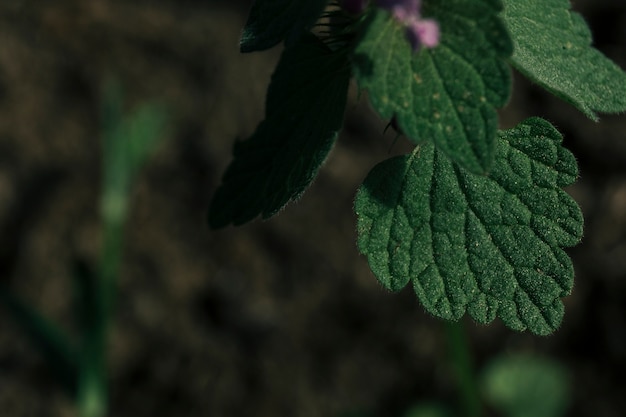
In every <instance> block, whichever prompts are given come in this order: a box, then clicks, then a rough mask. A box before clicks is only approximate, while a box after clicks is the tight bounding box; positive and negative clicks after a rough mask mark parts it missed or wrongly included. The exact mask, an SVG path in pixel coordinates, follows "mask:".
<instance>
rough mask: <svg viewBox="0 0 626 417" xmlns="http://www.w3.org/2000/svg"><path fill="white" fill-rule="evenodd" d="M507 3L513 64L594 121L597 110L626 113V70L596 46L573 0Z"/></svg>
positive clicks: (509, 1) (537, 0) (528, 0)
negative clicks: (571, 8) (573, 4)
mask: <svg viewBox="0 0 626 417" xmlns="http://www.w3.org/2000/svg"><path fill="white" fill-rule="evenodd" d="M504 3H505V8H504V13H503V15H502V16H503V18H504V21H505V22H506V24H507V26H508V28H509V31H510V33H511V37H512V38H513V42H514V44H515V49H514V51H515V52H514V54H513V56H512V58H511V63H512V64H513V66H515V67H516V68H517V69H518V70H519V71H520V72H522V73H523V74H524V75H526V76H527V77H528V78H529V79H531V80H532V81H533V82H536V83H537V84H539V85H541V86H542V87H544V88H545V89H546V90H548V91H550V92H551V93H553V94H554V95H556V96H558V97H560V98H561V99H564V100H565V101H567V102H569V103H571V104H572V105H574V106H575V107H577V108H578V109H579V110H580V111H582V112H583V113H584V114H585V115H587V116H588V117H589V118H591V119H593V120H597V119H598V116H597V115H596V114H595V112H596V111H597V112H604V113H618V112H623V111H626V73H625V72H624V71H622V70H621V69H620V68H619V67H618V66H617V65H616V64H615V63H613V62H612V61H611V60H610V59H608V58H607V57H606V56H604V55H603V54H602V53H601V52H600V51H598V50H597V49H595V48H593V47H592V46H591V42H592V39H591V33H590V32H589V28H588V27H587V24H586V23H585V22H584V20H583V18H582V17H581V16H580V15H579V14H577V13H574V12H572V11H570V10H569V9H570V4H569V1H568V0H525V1H519V0H504Z"/></svg>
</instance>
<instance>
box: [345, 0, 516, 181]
mask: <svg viewBox="0 0 626 417" xmlns="http://www.w3.org/2000/svg"><path fill="white" fill-rule="evenodd" d="M499 6H500V3H499V1H487V0H446V1H443V0H440V1H437V0H431V1H425V2H424V8H423V12H424V15H425V16H428V17H433V18H435V19H437V21H438V22H439V25H440V29H441V43H440V45H439V46H437V47H436V48H433V49H422V50H421V51H419V52H418V53H413V52H412V51H411V48H410V46H409V44H408V42H407V41H406V39H405V36H404V29H403V28H402V27H401V26H400V25H399V24H397V23H396V21H395V20H394V19H392V18H391V16H390V15H389V13H387V12H385V11H383V10H379V11H376V12H374V15H373V18H372V20H371V22H370V23H369V25H368V27H367V29H366V30H365V33H364V35H363V38H362V40H361V42H360V43H359V45H358V46H357V48H356V51H355V57H354V62H355V75H356V78H357V80H358V83H359V86H360V87H361V88H363V89H367V90H368V91H369V98H370V101H371V102H372V104H373V106H374V107H375V108H376V110H377V111H378V112H379V113H380V114H381V116H382V117H383V118H391V117H393V116H396V118H397V121H398V124H399V126H400V128H401V129H402V131H403V132H404V133H405V134H406V135H407V136H408V137H409V138H411V139H412V140H413V141H414V142H416V143H420V142H422V141H425V140H432V141H433V142H434V144H435V146H437V148H438V149H439V150H441V151H443V152H444V153H445V154H446V155H448V156H449V157H450V158H452V159H453V160H454V161H455V162H458V163H460V164H461V165H463V166H464V167H465V168H467V169H469V170H471V171H473V172H477V173H482V172H485V171H487V170H488V168H489V165H490V164H491V162H492V160H493V152H494V146H495V145H494V144H495V135H496V130H497V122H498V119H497V114H496V110H495V109H496V108H498V107H501V106H503V105H504V104H505V102H506V101H507V100H508V97H509V93H510V84H511V80H510V78H511V76H510V70H509V66H508V64H507V63H506V62H505V59H507V58H508V57H509V56H510V54H511V52H512V44H511V42H510V39H509V37H508V33H507V31H506V30H505V27H504V24H503V23H502V22H501V21H500V18H499V17H498V12H499V10H500V8H499Z"/></svg>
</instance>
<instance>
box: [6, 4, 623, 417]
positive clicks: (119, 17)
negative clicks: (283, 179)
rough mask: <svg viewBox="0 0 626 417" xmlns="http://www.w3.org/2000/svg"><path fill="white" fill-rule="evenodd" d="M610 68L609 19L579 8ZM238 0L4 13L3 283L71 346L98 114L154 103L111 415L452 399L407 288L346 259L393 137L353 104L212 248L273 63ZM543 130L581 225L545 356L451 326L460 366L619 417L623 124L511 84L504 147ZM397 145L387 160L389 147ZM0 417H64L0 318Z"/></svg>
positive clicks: (51, 386) (127, 268) (96, 165)
mask: <svg viewBox="0 0 626 417" xmlns="http://www.w3.org/2000/svg"><path fill="white" fill-rule="evenodd" d="M574 5H575V8H576V10H579V11H581V12H582V13H583V14H584V15H585V17H586V18H587V20H588V22H589V23H590V25H591V27H592V30H593V32H594V36H595V40H596V45H597V47H598V48H600V49H601V50H602V51H603V52H604V53H606V54H607V55H608V56H610V57H611V58H612V59H614V60H615V61H616V62H618V63H619V64H620V65H621V66H622V67H623V68H626V2H622V1H614V0H604V1H598V0H595V1H594V0H587V1H582V0H581V1H576V2H575V4H574ZM249 6H250V2H249V1H221V2H218V1H213V2H211V1H199V0H197V1H192V0H187V1H174V0H168V1H165V0H161V1H147V0H146V1H139V0H137V1H123V0H91V1H84V0H57V1H54V2H50V1H44V0H24V1H18V0H4V1H3V2H2V3H1V5H0V279H2V280H3V281H4V282H5V283H8V284H9V285H11V286H12V288H14V289H15V291H16V292H18V293H19V294H21V295H23V296H24V297H25V298H26V299H28V300H30V301H31V302H32V303H33V304H35V305H36V306H38V307H39V308H40V309H41V310H42V311H44V312H45V313H46V314H49V315H50V316H51V317H54V318H55V319H56V320H58V321H60V322H61V323H64V324H65V325H67V326H69V324H70V322H71V320H70V318H71V317H70V313H71V311H70V308H69V303H70V299H71V284H70V280H69V276H70V272H71V266H72V264H73V263H74V262H75V261H77V260H81V261H85V262H87V263H89V264H91V265H96V260H97V258H98V253H99V252H98V251H99V245H100V223H99V217H98V195H99V187H100V185H99V184H100V168H101V162H100V158H101V155H100V140H101V136H100V130H99V106H100V103H101V97H102V86H103V85H104V83H105V81H106V80H107V79H110V78H111V77H114V78H116V79H117V80H119V81H120V83H121V84H122V85H123V86H124V89H125V92H126V98H127V103H128V109H129V110H130V109H132V108H133V107H134V106H136V105H138V104H140V103H142V102H146V101H154V100H157V101H160V102H162V103H164V104H166V105H167V106H168V108H169V114H170V120H171V126H170V130H169V133H168V134H167V135H166V137H165V138H164V141H163V142H162V143H161V146H159V148H158V149H157V150H156V152H155V153H154V154H153V157H152V158H151V159H150V160H149V162H148V164H147V165H146V167H145V169H144V170H142V172H141V175H140V178H139V180H138V183H137V186H136V187H135V189H134V192H133V198H132V207H131V213H130V218H129V223H128V228H127V241H126V246H125V250H124V260H123V268H122V272H121V276H120V289H119V297H118V303H117V315H116V318H115V320H116V321H115V328H114V330H113V332H112V340H111V348H110V364H111V365H110V376H111V391H112V392H111V397H112V398H111V408H112V411H111V415H113V416H129V417H130V416H133V417H143V416H146V417H147V416H151V417H153V416H191V415H194V416H212V417H219V416H225V417H236V416H268V417H269V416H299V417H308V416H336V415H340V414H341V413H346V412H350V411H355V410H363V411H367V412H371V413H372V414H373V415H376V416H398V415H400V414H401V412H402V411H403V410H405V409H406V408H407V407H408V406H410V405H411V404H413V403H414V402H416V401H421V400H430V399H434V400H441V401H444V402H449V403H453V402H454V401H455V396H456V393H455V382H454V378H453V376H451V373H450V368H449V365H448V364H447V362H446V345H445V338H444V334H443V331H442V329H443V326H442V324H441V323H440V322H439V321H437V320H434V319H433V318H431V317H429V316H428V315H426V314H425V313H424V312H423V309H422V307H421V306H420V305H419V304H418V303H417V301H416V299H415V296H414V294H413V293H412V291H411V289H410V288H407V289H405V290H404V291H402V292H400V293H399V294H390V293H388V292H386V291H384V290H382V289H381V287H380V286H379V284H378V283H377V282H376V280H375V278H374V277H373V275H372V274H371V273H370V272H369V269H368V266H367V264H366V261H365V259H364V258H363V257H361V256H359V254H358V252H357V249H356V244H355V241H356V234H355V217H354V214H353V211H352V201H353V196H354V193H355V190H356V188H357V187H358V185H359V184H360V182H361V181H362V180H363V178H364V177H365V175H366V174H367V172H368V171H369V169H370V168H371V167H373V165H374V164H375V163H377V162H378V161H381V160H383V159H385V158H387V157H388V156H389V151H388V150H389V148H390V147H391V144H392V142H393V134H390V133H388V134H387V135H383V129H384V127H385V124H386V123H385V122H384V121H381V120H379V119H378V118H377V116H375V115H374V113H373V112H372V111H371V110H370V108H369V106H368V105H367V103H366V100H365V99H363V98H361V99H360V100H357V96H356V94H355V91H354V89H352V92H351V96H350V97H351V98H350V102H349V105H348V110H347V113H346V121H345V129H344V132H343V134H342V136H341V138H340V140H339V142H338V144H337V146H336V147H335V149H334V151H333V153H332V154H331V156H330V158H329V159H328V161H327V163H326V164H325V166H324V167H323V169H322V170H321V172H320V175H319V177H318V179H317V180H316V181H315V183H314V184H313V186H312V187H311V188H310V189H309V190H308V191H307V192H306V193H305V195H304V196H303V198H302V199H301V200H300V201H299V202H298V203H296V204H291V205H289V206H288V207H287V208H286V209H285V210H284V211H283V212H282V213H281V214H280V215H279V216H277V217H275V218H273V219H271V220H269V221H266V222H260V221H256V222H254V223H252V224H249V225H246V226H243V227H239V228H232V227H230V228H226V229H224V230H220V231H217V232H216V231H210V230H209V229H208V228H207V226H206V221H205V218H206V210H207V207H208V204H209V201H210V198H211V195H212V193H213V192H214V191H215V189H216V187H217V185H218V184H219V181H220V177H221V175H222V173H223V170H224V168H225V167H226V165H227V164H228V163H229V161H230V150H231V146H232V143H233V141H234V140H235V139H236V138H245V137H247V136H248V135H249V134H250V133H251V132H252V131H253V130H254V128H255V126H256V124H257V123H258V122H259V120H260V119H261V118H262V114H263V102H264V93H265V88H266V86H267V83H268V81H269V77H270V75H271V72H272V69H273V66H274V65H275V63H276V60H277V58H278V56H279V54H280V48H279V47H277V48H274V49H272V50H270V51H268V52H265V53H255V54H250V55H245V56H244V55H240V54H239V53H238V37H239V34H240V30H241V27H242V26H243V24H244V22H245V18H246V14H247V11H248V9H249ZM531 115H539V116H542V117H545V118H547V119H548V120H550V121H551V122H553V123H554V124H555V125H556V126H557V127H558V128H559V129H560V131H561V132H563V133H564V135H565V145H566V146H567V147H568V148H570V149H571V150H572V151H573V152H574V154H575V155H576V156H577V158H578V160H579V163H580V168H581V178H580V180H579V182H578V183H577V184H576V185H575V186H573V187H571V189H569V190H568V191H570V192H571V194H572V195H573V196H574V198H575V199H576V200H577V201H578V202H579V203H580V205H581V206H582V208H583V211H584V213H585V219H586V229H585V230H586V232H585V237H584V239H583V243H582V244H580V245H579V246H577V247H576V248H573V249H572V250H571V251H570V253H571V254H572V256H573V258H574V262H575V267H576V273H577V276H576V285H575V288H574V291H573V293H572V295H571V296H569V297H567V298H566V299H565V300H564V301H565V305H566V316H565V320H564V322H563V326H562V328H561V329H560V330H559V331H558V332H557V333H556V334H554V335H553V336H550V337H535V336H532V335H529V334H521V333H516V332H513V331H510V330H508V329H506V328H504V327H503V326H502V324H501V323H499V322H495V323H494V324H492V325H490V326H478V325H475V324H473V323H472V322H470V321H466V324H467V329H468V331H469V332H470V341H471V344H472V350H473V352H474V354H475V365H476V366H477V367H481V366H482V365H484V364H485V363H487V361H488V360H489V358H490V357H493V356H495V355H498V354H500V353H515V352H525V353H532V354H536V355H540V356H545V357H549V358H553V359H555V360H557V361H559V362H560V363H562V364H563V365H564V366H565V367H566V368H567V369H568V372H569V375H570V381H571V383H572V385H573V395H572V405H571V406H570V408H569V409H568V415H571V416H603V417H612V416H623V415H624V413H626V396H625V395H624V393H626V382H624V381H625V380H626V379H625V378H624V375H625V374H626V306H625V305H624V302H625V300H626V239H625V237H626V117H624V116H622V117H619V116H605V117H602V121H601V123H600V124H596V123H594V122H592V121H590V120H587V119H585V117H584V116H583V115H582V114H580V113H578V112H577V111H576V110H574V109H573V108H571V107H569V106H567V105H565V104H563V103H561V102H560V101H558V100H557V99H554V98H552V97H550V96H548V95H547V94H544V93H543V92H542V91H541V90H540V89H538V88H536V87H534V86H532V85H529V83H527V82H525V81H524V80H522V79H521V78H520V77H516V80H515V94H514V97H513V98H512V101H511V105H510V107H508V108H507V109H506V111H505V112H503V115H502V125H503V127H511V126H513V125H515V124H516V123H518V122H519V121H521V120H523V119H524V118H525V117H528V116H531ZM403 146H405V145H403V144H402V143H400V144H397V145H396V146H395V147H394V148H393V151H394V152H397V151H400V150H401V149H402V148H403ZM0 415H2V416H7V417H22V416H55V417H56V416H72V415H75V414H74V412H73V411H72V405H71V402H70V400H69V399H68V398H67V397H66V396H64V394H63V392H62V391H61V389H60V388H59V387H58V386H57V385H56V384H55V382H54V380H53V379H52V377H51V374H50V373H49V372H48V371H47V368H46V367H45V364H44V363H43V361H42V360H41V358H40V357H39V356H38V354H37V353H36V351H35V350H34V349H33V348H32V347H31V346H30V345H29V344H28V343H27V341H26V340H25V339H24V338H23V337H22V335H21V333H20V332H19V329H18V328H17V327H16V326H15V325H14V324H13V323H12V322H11V321H10V320H9V318H8V317H7V315H6V314H5V313H4V312H2V313H0Z"/></svg>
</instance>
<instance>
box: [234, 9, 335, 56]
mask: <svg viewBox="0 0 626 417" xmlns="http://www.w3.org/2000/svg"><path fill="white" fill-rule="evenodd" d="M326 2H327V0H306V1H302V0H256V1H255V2H254V4H253V5H252V9H251V10H250V15H249V16H248V21H247V22H246V26H245V27H244V28H243V33H242V34H241V40H240V42H239V47H240V50H241V52H254V51H262V50H264V49H269V48H271V47H272V46H275V45H277V44H279V43H280V42H282V41H283V40H286V41H287V45H288V46H290V45H292V44H294V43H295V42H296V41H297V40H298V39H299V38H300V36H301V35H302V34H303V33H304V32H305V31H307V30H308V29H310V28H311V26H312V25H313V23H315V21H316V20H317V19H318V17H319V16H320V14H321V13H322V11H323V10H324V6H325V5H326Z"/></svg>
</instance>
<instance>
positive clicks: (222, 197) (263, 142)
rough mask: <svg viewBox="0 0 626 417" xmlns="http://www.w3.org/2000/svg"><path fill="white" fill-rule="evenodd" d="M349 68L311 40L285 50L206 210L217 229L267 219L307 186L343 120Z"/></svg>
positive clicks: (340, 56)
mask: <svg viewBox="0 0 626 417" xmlns="http://www.w3.org/2000/svg"><path fill="white" fill-rule="evenodd" d="M349 78H350V68H349V65H348V58H347V56H346V54H345V53H344V52H332V51H330V50H329V49H328V48H327V47H326V45H324V43H322V42H321V41H320V40H318V39H317V38H316V37H314V36H313V35H306V36H304V37H303V38H302V39H301V41H300V42H299V43H298V44H296V45H294V46H293V47H292V48H287V49H286V50H285V51H284V53H283V55H282V57H281V59H280V61H279V63H278V66H277V68H276V71H275V72H274V75H273V76H272V81H271V83H270V87H269V90H268V93H267V102H266V105H265V120H263V121H262V122H261V124H260V125H259V126H258V127H257V129H256V131H255V132H254V134H253V135H252V137H251V138H250V139H248V140H247V141H244V142H240V143H237V144H236V145H235V150H234V156H235V158H234V161H233V162H232V163H231V165H230V166H229V167H228V169H227V170H226V173H225V174H224V178H223V180H222V185H221V186H220V187H219V188H218V190H217V192H216V193H215V196H214V198H213V202H212V203H211V207H210V210H209V223H210V224H211V226H212V227H214V228H218V227H222V226H225V225H227V224H229V223H234V224H235V225H237V224H242V223H245V222H247V221H250V220H252V219H254V218H255V217H256V216H258V215H259V214H260V215H261V216H262V217H263V218H268V217H270V216H272V215H274V214H275V213H276V212H277V211H279V210H280V209H281V208H282V207H283V206H284V205H285V204H287V203H288V202H289V201H290V200H294V199H297V198H298V197H299V196H300V195H301V194H302V193H303V192H304V190H305V188H306V187H307V186H308V185H309V184H310V183H311V181H312V180H313V178H314V177H315V175H316V174H317V171H318V169H319V167H320V165H321V164H322V163H323V162H324V159H325V158H326V156H327V155H328V152H329V151H330V149H331V147H332V145H333V144H334V143H335V139H336V137H337V134H338V131H339V129H340V128H341V124H342V121H343V112H344V108H345V105H346V96H347V91H348V82H349Z"/></svg>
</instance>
